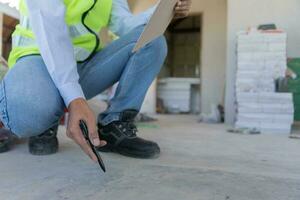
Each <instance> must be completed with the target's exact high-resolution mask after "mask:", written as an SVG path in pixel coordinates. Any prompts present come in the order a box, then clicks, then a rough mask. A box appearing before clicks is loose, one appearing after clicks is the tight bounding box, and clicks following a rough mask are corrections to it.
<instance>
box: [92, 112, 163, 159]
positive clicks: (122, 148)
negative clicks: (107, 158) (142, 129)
mask: <svg viewBox="0 0 300 200" xmlns="http://www.w3.org/2000/svg"><path fill="white" fill-rule="evenodd" d="M137 113H138V112H137V111H135V110H127V111H124V112H123V113H122V114H121V118H120V121H115V122H112V123H110V124H108V125H106V126H102V125H101V124H98V128H99V129H98V132H99V136H100V138H101V139H103V140H105V141H107V145H106V146H104V147H99V148H98V150H99V151H103V152H117V153H119V154H122V155H125V156H129V157H134V158H155V157H158V156H159V153H160V148H159V146H158V145H157V144H156V143H154V142H151V141H147V140H144V139H142V138H139V137H137V135H136V133H137V128H136V126H135V125H134V123H133V122H134V118H135V117H136V115H137Z"/></svg>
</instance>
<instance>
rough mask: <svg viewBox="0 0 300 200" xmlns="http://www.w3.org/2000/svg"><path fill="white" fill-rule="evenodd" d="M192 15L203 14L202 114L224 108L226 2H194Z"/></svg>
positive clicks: (195, 0) (215, 0) (203, 0)
mask: <svg viewBox="0 0 300 200" xmlns="http://www.w3.org/2000/svg"><path fill="white" fill-rule="evenodd" d="M192 13H193V14H196V13H202V17H203V18H202V51H201V60H202V62H201V111H202V112H203V113H208V112H210V107H211V105H212V104H220V103H221V104H222V103H223V99H224V91H225V86H224V85H225V67H226V23H227V19H226V18H227V17H226V16H227V3H226V0H194V1H193V7H192Z"/></svg>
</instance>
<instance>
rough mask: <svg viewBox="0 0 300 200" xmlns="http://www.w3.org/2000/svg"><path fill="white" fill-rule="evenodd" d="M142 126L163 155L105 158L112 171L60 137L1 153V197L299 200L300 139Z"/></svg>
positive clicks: (181, 120) (176, 123)
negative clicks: (48, 149)
mask: <svg viewBox="0 0 300 200" xmlns="http://www.w3.org/2000/svg"><path fill="white" fill-rule="evenodd" d="M159 119H160V121H159V122H157V123H154V124H147V125H146V124H142V125H140V135H142V136H143V137H146V138H149V139H152V140H155V141H158V142H159V144H160V146H161V149H162V154H161V157H160V158H159V159H155V160H137V159H130V158H125V157H122V156H119V155H114V154H111V153H108V154H102V155H103V158H104V160H105V163H106V166H107V169H108V172H107V173H106V174H104V173H102V172H101V171H100V170H99V167H98V166H97V165H95V164H93V163H91V162H90V161H89V160H88V158H87V157H86V156H85V155H84V154H83V153H82V152H81V150H80V149H79V148H78V147H77V146H76V145H75V144H73V143H72V142H71V141H70V140H69V139H67V138H66V137H65V135H64V128H63V127H62V128H61V130H60V132H61V134H60V152H59V153H58V154H56V155H53V156H47V157H34V156H31V155H30V154H29V153H28V150H27V144H26V143H24V144H20V145H18V146H16V147H15V148H14V150H13V151H12V152H9V153H6V154H1V155H0V199H1V200H42V199H45V200H52V199H53V200H58V199H59V200H60V199H70V200H77V199H78V200H90V199H91V200H96V199H103V200H120V199H121V200H137V199H138V200H228V199H234V200H250V199H251V200H276V199H278V200H299V199H300V140H292V139H289V138H288V136H285V135H257V136H249V135H236V134H231V133H227V132H226V127H225V126H223V125H207V124H198V123H196V119H195V117H191V116H159Z"/></svg>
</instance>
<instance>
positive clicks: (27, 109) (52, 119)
mask: <svg viewBox="0 0 300 200" xmlns="http://www.w3.org/2000/svg"><path fill="white" fill-rule="evenodd" d="M9 105H13V106H15V108H16V109H14V108H12V107H11V106H10V110H8V116H9V128H10V129H11V131H12V132H13V133H14V134H16V135H17V136H18V137H20V138H27V137H31V136H36V135H40V134H41V133H43V132H44V131H46V130H47V129H49V128H51V127H52V126H54V125H55V124H57V123H58V121H59V119H60V117H61V116H62V115H63V108H64V106H63V103H62V102H60V99H57V100H56V99H55V98H52V99H51V98H50V99H49V98H48V99H43V100H41V101H35V102H34V101H32V102H28V101H22V100H20V98H19V100H18V99H14V100H13V99H10V101H9Z"/></svg>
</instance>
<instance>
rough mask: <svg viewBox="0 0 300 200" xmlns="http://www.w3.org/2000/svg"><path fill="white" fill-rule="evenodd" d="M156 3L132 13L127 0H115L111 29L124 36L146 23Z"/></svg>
mask: <svg viewBox="0 0 300 200" xmlns="http://www.w3.org/2000/svg"><path fill="white" fill-rule="evenodd" d="M155 8H156V5H155V6H153V7H151V8H149V9H148V10H146V11H144V12H141V13H139V14H136V15H134V14H132V12H131V10H130V8H129V5H128V2H127V0H113V6H112V13H111V18H110V23H109V29H110V31H112V32H113V33H115V34H116V35H118V36H123V35H125V34H126V33H128V32H130V31H131V30H132V29H134V28H136V27H138V26H141V25H145V24H147V23H148V21H149V19H150V17H151V16H152V14H153V12H154V10H155Z"/></svg>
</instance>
